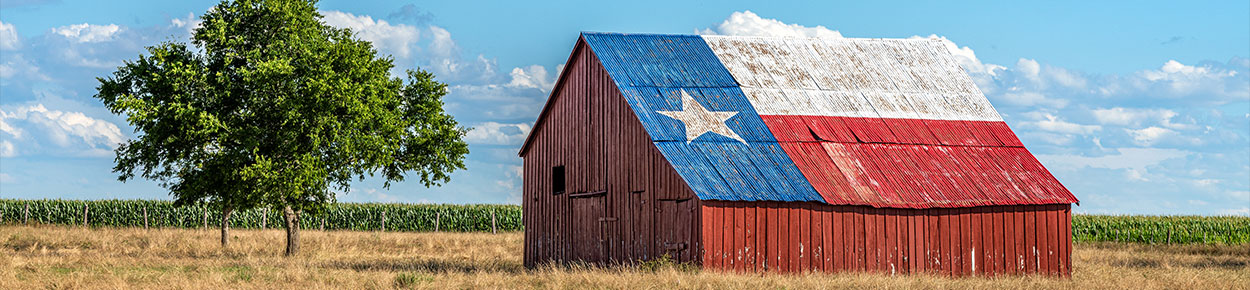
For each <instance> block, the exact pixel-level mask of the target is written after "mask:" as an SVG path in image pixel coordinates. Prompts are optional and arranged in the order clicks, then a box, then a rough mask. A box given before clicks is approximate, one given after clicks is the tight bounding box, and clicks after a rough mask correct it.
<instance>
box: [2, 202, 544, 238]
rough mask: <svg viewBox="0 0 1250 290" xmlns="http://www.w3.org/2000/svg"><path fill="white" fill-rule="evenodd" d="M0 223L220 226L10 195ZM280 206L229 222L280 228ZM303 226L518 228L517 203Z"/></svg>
mask: <svg viewBox="0 0 1250 290" xmlns="http://www.w3.org/2000/svg"><path fill="white" fill-rule="evenodd" d="M0 223H6V224H20V223H39V224H58V225H83V224H84V223H85V224H87V225H90V226H94V227H153V228H199V227H212V228H216V227H220V225H221V217H220V211H219V210H216V209H211V208H209V207H208V206H206V205H193V206H185V207H176V206H174V203H173V202H170V201H155V200H98V201H81V200H10V199H0ZM282 223H283V221H282V212H281V211H280V210H270V209H255V210H248V211H241V212H235V213H234V214H232V215H231V218H230V227H232V228H245V229H259V228H280V227H282ZM300 225H301V227H303V228H305V229H325V230H354V231H376V230H386V231H448V232H489V231H493V230H498V231H519V230H521V207H520V206H515V205H436V204H383V203H336V204H334V205H331V206H329V207H328V208H327V209H326V210H325V211H324V212H320V213H306V214H303V215H302V216H301V219H300Z"/></svg>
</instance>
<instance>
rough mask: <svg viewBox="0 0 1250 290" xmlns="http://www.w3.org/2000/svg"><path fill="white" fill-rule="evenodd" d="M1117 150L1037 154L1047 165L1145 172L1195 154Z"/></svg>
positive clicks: (1161, 150) (1180, 151) (1169, 150)
mask: <svg viewBox="0 0 1250 290" xmlns="http://www.w3.org/2000/svg"><path fill="white" fill-rule="evenodd" d="M1116 152H1117V153H1118V154H1111V155H1104V156H1098V157H1088V156H1081V155H1054V154H1037V158H1038V159H1040V160H1043V161H1045V163H1046V164H1047V165H1055V166H1057V167H1063V168H1068V169H1080V168H1105V169H1137V170H1142V171H1143V172H1144V170H1145V169H1146V168H1147V167H1149V166H1155V165H1158V164H1159V163H1160V162H1163V161H1164V160H1169V159H1173V158H1182V157H1185V156H1189V155H1191V154H1193V152H1189V151H1182V150H1177V149H1160V148H1118V149H1116Z"/></svg>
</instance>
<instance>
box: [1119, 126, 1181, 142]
mask: <svg viewBox="0 0 1250 290" xmlns="http://www.w3.org/2000/svg"><path fill="white" fill-rule="evenodd" d="M1124 131H1125V132H1128V134H1129V136H1133V142H1136V143H1137V144H1138V145H1141V146H1150V145H1152V144H1154V143H1155V142H1158V141H1159V140H1160V139H1163V138H1164V137H1168V136H1173V135H1176V131H1173V130H1172V129H1167V128H1160V127H1147V128H1144V129H1137V130H1133V129H1124Z"/></svg>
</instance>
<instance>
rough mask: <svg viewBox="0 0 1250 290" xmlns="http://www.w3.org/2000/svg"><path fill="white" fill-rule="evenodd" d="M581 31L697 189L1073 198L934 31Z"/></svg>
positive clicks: (895, 201) (901, 204) (708, 194)
mask: <svg viewBox="0 0 1250 290" xmlns="http://www.w3.org/2000/svg"><path fill="white" fill-rule="evenodd" d="M583 39H584V40H585V42H586V44H587V45H588V47H589V48H590V50H591V51H592V52H593V53H594V54H595V56H597V57H598V59H599V60H600V62H601V63H602V65H603V67H604V68H605V69H606V70H607V72H608V74H609V75H610V77H611V79H612V80H613V81H614V82H615V84H616V87H617V89H618V90H619V92H620V93H621V95H623V97H624V98H625V100H626V102H627V103H628V104H629V106H630V108H631V109H632V111H633V113H634V115H635V116H636V117H637V119H638V120H639V121H640V122H641V124H642V126H643V127H644V128H645V131H646V133H647V134H648V136H650V138H651V141H652V143H653V144H654V145H655V147H656V148H658V149H659V151H660V152H661V153H662V154H663V156H664V157H665V158H666V160H667V162H668V163H670V164H671V165H672V166H673V168H674V169H675V170H676V171H677V173H678V174H679V175H680V176H681V177H682V178H683V180H684V181H685V182H686V183H687V185H688V186H689V187H690V189H692V190H693V191H694V193H695V194H696V195H698V197H699V198H700V199H703V200H722V201H816V202H822V203H827V204H834V205H868V206H873V207H893V208H941V207H967V206H982V205H1031V204H1059V203H1072V202H1076V201H1077V200H1076V198H1075V197H1074V196H1073V195H1072V194H1071V193H1070V192H1068V190H1067V189H1066V188H1064V187H1063V186H1062V185H1061V184H1060V183H1059V182H1058V181H1057V180H1056V179H1055V178H1054V177H1053V176H1052V175H1051V174H1050V173H1049V172H1048V171H1047V170H1046V169H1045V168H1044V167H1042V165H1041V164H1040V163H1039V162H1037V160H1036V159H1035V158H1034V157H1033V156H1032V154H1030V153H1029V152H1028V151H1027V150H1025V149H1024V148H1023V147H1022V145H1021V144H1020V141H1019V140H1018V139H1017V138H1016V137H1015V135H1014V134H1012V132H1011V130H1010V129H1009V128H1007V125H1006V123H1005V122H1003V120H1002V118H1001V117H1000V116H999V115H998V113H997V112H996V111H995V110H994V109H993V107H992V106H991V105H990V104H989V101H988V100H987V99H986V98H985V97H984V95H983V94H982V93H981V92H980V91H979V90H978V89H977V88H976V86H975V85H974V84H973V83H972V81H971V79H970V78H969V77H968V76H967V75H966V74H965V73H964V72H963V70H962V68H960V67H959V65H958V64H957V63H956V62H955V61H954V60H953V58H952V57H951V55H950V52H948V51H946V48H945V47H944V46H942V45H941V44H940V43H939V42H937V41H933V40H910V39H909V40H904V39H892V40H884V39H832V40H826V39H804V38H762V37H723V36H694V35H650V34H615V33H584V34H583ZM690 100H693V101H694V102H690ZM687 112H689V113H687ZM696 113H698V114H696ZM683 114H684V115H683ZM683 117H684V118H687V119H681V118H683ZM711 119H715V120H711ZM527 146H528V145H527Z"/></svg>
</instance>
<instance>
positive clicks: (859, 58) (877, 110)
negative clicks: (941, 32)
mask: <svg viewBox="0 0 1250 290" xmlns="http://www.w3.org/2000/svg"><path fill="white" fill-rule="evenodd" d="M703 39H704V41H705V42H707V44H708V46H709V47H711V49H712V52H713V53H715V54H716V57H717V58H719V59H720V61H721V63H723V64H724V65H725V68H726V69H728V70H729V73H730V74H731V75H733V77H734V80H735V81H737V82H738V84H739V85H740V86H741V87H742V90H743V93H745V94H746V95H747V98H748V99H750V101H751V104H752V105H753V106H755V109H756V110H757V111H758V112H759V113H760V114H763V115H812V116H842V117H883V118H910V119H916V118H919V119H938V120H975V121H1002V120H1003V119H1002V117H1001V116H999V115H998V112H997V111H995V110H994V107H993V106H992V105H990V102H989V100H988V99H986V98H985V95H984V94H982V93H981V91H980V90H979V89H977V87H976V85H975V84H974V83H973V82H972V79H971V78H970V77H968V75H967V74H965V73H964V71H963V69H962V68H961V67H959V64H958V63H957V62H956V61H955V60H954V58H953V56H952V55H951V53H950V52H949V51H947V49H946V47H945V46H943V45H942V44H941V43H940V42H939V41H937V40H929V39H856V38H842V39H819V38H783V37H739V36H732V37H731V36H703Z"/></svg>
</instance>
